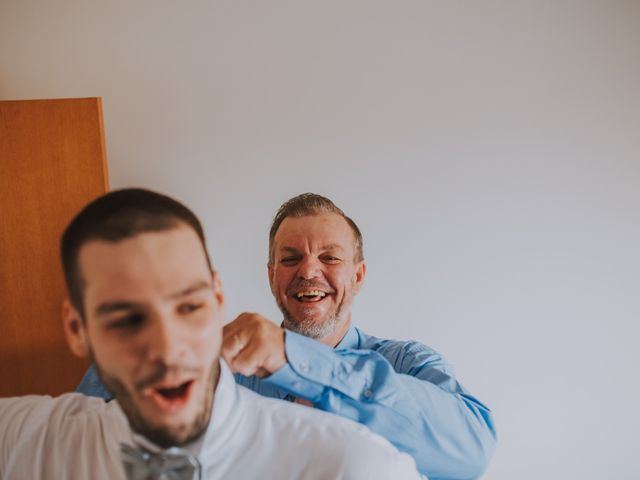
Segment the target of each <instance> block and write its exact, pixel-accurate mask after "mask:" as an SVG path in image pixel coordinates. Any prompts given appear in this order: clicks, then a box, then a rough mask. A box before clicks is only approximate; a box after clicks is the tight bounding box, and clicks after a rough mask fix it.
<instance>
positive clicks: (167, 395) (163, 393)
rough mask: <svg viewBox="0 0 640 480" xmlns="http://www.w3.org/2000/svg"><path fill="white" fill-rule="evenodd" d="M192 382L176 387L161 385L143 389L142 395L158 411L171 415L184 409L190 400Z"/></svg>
mask: <svg viewBox="0 0 640 480" xmlns="http://www.w3.org/2000/svg"><path fill="white" fill-rule="evenodd" d="M193 384H194V381H193V380H188V381H186V382H183V383H181V384H178V385H175V386H173V385H162V386H155V387H149V388H145V389H144V391H143V395H144V396H145V397H147V398H148V399H149V400H151V402H152V403H153V404H154V405H155V406H156V407H158V408H159V409H160V410H162V411H165V412H168V413H171V412H175V411H177V410H179V409H181V408H182V407H184V406H185V405H186V404H187V403H188V402H189V399H190V398H191V394H192V391H193Z"/></svg>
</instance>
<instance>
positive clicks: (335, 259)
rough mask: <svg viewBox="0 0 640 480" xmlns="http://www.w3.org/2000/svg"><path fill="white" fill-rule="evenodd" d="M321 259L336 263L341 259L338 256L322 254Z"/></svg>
mask: <svg viewBox="0 0 640 480" xmlns="http://www.w3.org/2000/svg"><path fill="white" fill-rule="evenodd" d="M322 261H323V262H325V263H338V262H340V261H341V260H340V259H339V258H338V257H334V256H333V255H323V256H322Z"/></svg>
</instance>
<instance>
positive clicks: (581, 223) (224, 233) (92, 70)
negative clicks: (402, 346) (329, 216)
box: [0, 0, 640, 480]
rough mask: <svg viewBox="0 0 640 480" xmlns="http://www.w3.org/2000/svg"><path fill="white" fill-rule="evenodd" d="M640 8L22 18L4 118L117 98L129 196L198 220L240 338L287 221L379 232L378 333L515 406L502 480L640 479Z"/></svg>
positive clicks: (503, 426)
mask: <svg viewBox="0 0 640 480" xmlns="http://www.w3.org/2000/svg"><path fill="white" fill-rule="evenodd" d="M639 47H640V3H639V2H637V1H600V2H595V1H578V0H575V1H559V2H550V1H534V0H531V1H528V2H526V1H519V2H514V1H499V0H486V1H476V2H471V1H467V2H461V1H446V2H445V1H441V2H436V1H426V0H422V1H395V2H392V1H388V2H374V1H328V0H326V1H322V2H320V1H318V2H305V1H290V2H283V1H271V2H265V1H217V2H214V1H204V0H202V1H185V2H178V1H168V0H165V1H160V0H155V1H151V0H144V1H143V0H137V1H124V0H119V1H112V0H110V1H98V0H94V1H91V0H75V1H73V0H65V1H63V0H57V1H52V0H49V1H34V0H2V1H1V3H0V69H1V70H0V98H2V99H18V98H55V97H81V96H101V97H102V98H103V102H104V112H105V121H106V124H105V125H106V136H107V147H108V156H109V164H110V177H111V185H112V187H114V188H116V187H123V186H131V185H142V186H146V187H151V188H154V189H158V190H161V191H164V192H168V193H170V194H173V195H175V196H177V197H178V198H181V199H183V200H184V201H185V202H186V203H187V204H189V205H191V206H192V207H194V209H195V210H196V212H197V213H198V214H199V215H200V216H201V217H202V219H203V220H204V223H205V225H206V228H207V230H208V233H209V240H210V245H211V248H212V250H213V256H214V258H215V260H216V263H217V266H218V268H219V270H220V271H221V273H222V276H223V279H224V281H225V283H226V289H227V293H228V298H229V301H230V307H229V309H230V312H229V314H230V315H233V314H236V313H238V312H240V311H241V310H244V309H250V310H257V311H262V312H266V313H267V314H268V315H269V316H270V317H271V318H272V319H274V320H278V314H277V310H276V309H275V307H274V306H273V304H272V300H271V298H270V295H269V291H268V288H267V283H266V272H265V262H266V243H267V231H268V226H269V222H270V219H271V217H272V215H273V214H274V212H275V210H276V208H277V207H278V205H279V204H280V203H281V202H282V201H284V200H286V199H287V198H288V197H290V196H292V195H294V194H297V193H300V192H303V191H315V192H319V193H323V194H325V195H328V196H329V197H331V198H332V199H334V200H335V201H336V202H337V204H338V205H340V206H342V207H343V208H344V209H345V210H346V211H347V212H348V213H349V214H351V215H352V216H353V217H354V218H355V219H356V221H358V222H359V223H360V225H361V227H362V230H363V231H364V235H365V248H366V256H367V258H368V266H369V270H368V278H367V285H366V286H365V289H364V290H363V292H362V293H361V295H360V297H359V298H358V302H357V305H356V319H357V323H358V324H360V325H361V326H362V327H363V328H364V329H366V331H369V332H371V333H375V334H378V335H381V336H387V335H388V336H392V337H399V338H409V337H410V338H416V339H419V340H421V341H423V342H425V343H427V344H429V345H432V346H433V347H435V348H437V349H439V350H440V351H442V352H443V353H444V354H445V355H447V356H448V357H449V359H450V360H451V361H452V362H453V363H454V364H455V365H456V366H457V368H458V372H459V374H460V376H461V378H462V380H463V381H464V383H465V384H466V385H467V386H468V387H469V388H470V389H471V390H472V391H473V392H474V393H475V394H476V395H477V396H478V397H479V398H480V399H482V400H483V401H484V402H486V403H487V404H488V405H489V406H491V407H492V408H493V410H494V411H495V416H496V419H497V425H498V429H499V449H498V452H497V454H496V456H495V459H494V461H493V463H492V465H491V468H490V470H489V472H488V473H487V475H486V477H485V478H489V479H501V480H507V479H509V480H512V479H525V480H526V479H534V478H535V479H537V478H558V479H578V478H580V479H583V478H616V479H632V478H640V467H639V466H638V459H637V453H638V445H639V443H638V440H637V432H638V429H639V428H640V414H639V413H638V411H639V409H638V401H639V400H640V398H639V397H640V395H639V393H640V391H639V387H638V379H639V377H640V376H639V375H638V373H637V368H638V366H640V355H639V353H638V349H637V348H636V345H635V344H636V343H637V342H638V340H639V337H640V336H639V334H640V328H639V327H638V322H639V320H640V295H639V287H640V254H639V253H638V252H639V247H640V227H639V220H640V190H639V188H638V187H639V186H640V183H639V182H640V164H639V163H640V162H639V160H640V159H639V152H640V93H639V86H640V55H639V53H638V49H639Z"/></svg>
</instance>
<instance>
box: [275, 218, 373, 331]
mask: <svg viewBox="0 0 640 480" xmlns="http://www.w3.org/2000/svg"><path fill="white" fill-rule="evenodd" d="M273 251H274V252H273V253H274V255H273V264H271V265H269V283H270V285H271V291H272V293H273V295H274V297H275V299H276V302H277V303H278V306H279V307H280V310H282V313H283V314H284V326H285V327H286V328H288V329H290V330H293V331H296V332H298V333H302V334H303V335H306V336H308V337H311V338H316V339H321V340H326V339H330V340H332V341H329V342H328V343H335V342H338V341H339V340H340V338H341V336H342V335H343V334H344V332H345V331H346V328H347V327H348V320H349V318H350V306H351V303H352V301H353V297H354V296H355V295H356V294H357V293H358V291H359V289H360V286H361V285H362V282H363V281H364V271H365V267H364V262H355V261H354V260H355V256H356V251H355V235H354V233H353V231H352V230H351V227H349V225H348V224H347V222H346V220H345V219H344V218H342V217H341V216H340V215H337V214H334V213H320V214H318V215H311V216H305V217H298V218H296V217H287V218H285V219H284V221H283V222H282V223H281V224H280V227H279V228H278V231H277V232H276V235H275V237H274V241H273ZM333 337H336V338H333ZM337 337H340V338H337ZM333 341H335V342H333Z"/></svg>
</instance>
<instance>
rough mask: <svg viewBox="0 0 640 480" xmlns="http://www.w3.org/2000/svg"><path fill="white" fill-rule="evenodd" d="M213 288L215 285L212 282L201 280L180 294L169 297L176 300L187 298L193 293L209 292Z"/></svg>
mask: <svg viewBox="0 0 640 480" xmlns="http://www.w3.org/2000/svg"><path fill="white" fill-rule="evenodd" d="M210 288H213V285H212V284H211V282H210V281H207V280H201V281H199V282H196V283H194V284H193V285H191V286H190V287H187V288H185V289H184V290H180V291H179V292H176V293H172V294H171V295H169V298H170V299H172V300H175V299H176V298H181V297H186V296H187V295H191V294H192V293H196V292H199V291H200V290H208V289H210Z"/></svg>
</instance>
